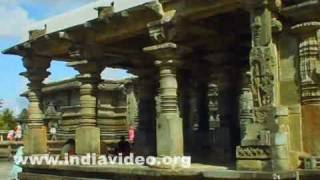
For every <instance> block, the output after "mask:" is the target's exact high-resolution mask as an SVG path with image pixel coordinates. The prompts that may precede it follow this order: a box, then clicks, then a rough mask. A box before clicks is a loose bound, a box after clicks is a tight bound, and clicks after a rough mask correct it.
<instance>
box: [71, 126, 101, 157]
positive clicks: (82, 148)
mask: <svg viewBox="0 0 320 180" xmlns="http://www.w3.org/2000/svg"><path fill="white" fill-rule="evenodd" d="M75 141H76V154H79V155H85V154H87V153H96V154H100V129H99V128H97V127H79V128H77V129H76V136H75Z"/></svg>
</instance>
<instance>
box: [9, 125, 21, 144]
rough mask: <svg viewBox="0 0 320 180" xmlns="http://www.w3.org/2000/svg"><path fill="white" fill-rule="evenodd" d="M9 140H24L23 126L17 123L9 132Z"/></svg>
mask: <svg viewBox="0 0 320 180" xmlns="http://www.w3.org/2000/svg"><path fill="white" fill-rule="evenodd" d="M7 140H8V141H21V140H22V127H21V125H17V127H16V128H15V129H14V130H9V132H8V134H7Z"/></svg>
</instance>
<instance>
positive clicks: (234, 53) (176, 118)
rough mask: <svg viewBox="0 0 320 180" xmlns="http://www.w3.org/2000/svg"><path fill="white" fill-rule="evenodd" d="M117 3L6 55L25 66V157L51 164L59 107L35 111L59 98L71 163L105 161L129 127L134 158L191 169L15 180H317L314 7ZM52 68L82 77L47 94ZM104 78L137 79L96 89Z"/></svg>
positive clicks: (261, 2) (245, 0) (318, 19)
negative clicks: (95, 157) (110, 72)
mask: <svg viewBox="0 0 320 180" xmlns="http://www.w3.org/2000/svg"><path fill="white" fill-rule="evenodd" d="M120 2H122V3H124V0H116V1H115V2H114V3H112V4H111V5H110V4H109V3H107V2H106V1H104V0H103V1H98V2H96V3H92V4H89V5H87V6H85V7H83V8H80V9H79V10H75V11H73V12H72V13H67V14H65V15H61V16H59V17H57V18H53V19H49V20H46V21H44V22H43V23H42V26H37V27H35V28H33V29H29V30H30V31H28V32H29V37H28V38H29V39H26V40H25V41H24V42H22V43H20V44H17V45H15V46H14V47H11V48H9V49H7V50H5V51H3V53H5V54H13V55H19V56H22V57H23V59H22V61H23V64H24V66H25V68H26V72H23V73H21V75H23V76H25V77H26V78H27V79H28V80H29V84H28V87H29V90H28V92H27V93H26V94H25V95H26V97H27V98H28V99H29V102H30V104H29V108H28V119H27V130H26V132H25V135H24V146H25V154H27V155H31V154H45V153H47V152H48V140H47V135H46V133H47V130H46V128H45V124H46V122H47V121H46V119H47V118H45V117H46V116H45V114H46V111H47V110H49V111H50V106H57V105H54V104H51V105H49V106H48V107H45V104H47V103H43V102H44V101H45V100H44V99H47V102H49V101H50V98H51V99H53V100H58V99H59V97H60V98H61V99H62V101H60V103H61V104H60V105H59V108H57V107H54V108H52V107H51V110H52V111H55V110H56V109H58V110H57V111H59V112H53V113H55V114H57V113H58V117H57V118H60V120H59V121H60V124H61V128H60V129H58V138H59V139H68V138H74V139H75V150H76V154H77V155H83V154H86V153H97V154H103V153H105V149H106V146H108V144H111V142H112V141H115V140H117V139H118V138H119V136H121V135H126V134H127V129H128V128H127V127H128V126H134V127H135V129H136V140H135V145H134V146H135V147H134V151H135V152H134V153H135V154H137V155H154V156H157V157H159V158H161V157H164V156H183V155H187V156H191V157H192V163H193V164H192V166H191V167H190V168H181V167H175V168H173V169H172V168H168V167H161V165H160V166H156V167H150V166H120V165H119V166H116V165H115V166H103V167H102V166H94V167H93V166H62V165H60V166H59V165H57V166H47V165H24V166H23V172H22V173H21V174H20V178H21V179H134V180H138V179H303V180H304V179H312V180H315V179H319V177H320V171H319V170H318V169H319V168H320V139H319V137H320V49H319V47H320V42H319V38H320V31H319V30H320V14H319V12H320V1H319V0H158V1H148V0H144V1H142V0H140V2H139V1H137V3H136V5H134V6H130V7H127V8H120V7H118V4H119V3H120ZM127 2H129V1H127ZM53 60H55V61H56V60H59V61H65V62H67V63H68V66H70V67H71V68H74V69H75V70H77V71H78V72H79V75H77V76H76V79H75V80H72V81H65V82H62V83H61V84H60V85H59V83H57V84H53V85H52V84H51V85H47V86H45V85H44V84H43V81H44V80H45V79H46V78H47V77H48V76H49V74H50V72H48V71H47V69H48V68H49V66H50V62H51V61H53ZM106 67H108V68H121V69H125V70H128V72H130V73H131V74H134V75H135V76H136V77H137V78H136V79H131V80H124V81H123V82H103V83H101V78H100V74H101V72H102V71H103V70H104V69H105V68H106ZM50 86H55V87H54V88H51V89H50ZM68 89H69V90H70V91H68ZM73 90H74V91H73ZM62 91H63V92H65V94H63V93H59V92H62ZM112 91H113V93H111V92H112ZM50 92H51V94H54V95H52V96H49V95H48V94H50ZM54 92H57V93H54ZM108 92H109V93H108ZM101 93H102V95H101ZM103 93H105V94H104V95H103ZM115 94H118V95H115ZM106 97H108V98H106ZM57 102H58V101H56V102H51V103H57ZM128 107H130V108H128ZM49 113H50V112H49ZM51 118H53V119H54V118H55V116H53V117H52V116H51Z"/></svg>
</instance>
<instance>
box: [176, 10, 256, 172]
mask: <svg viewBox="0 0 320 180" xmlns="http://www.w3.org/2000/svg"><path fill="white" fill-rule="evenodd" d="M231 19H234V20H235V21H234V22H232V23H225V22H226V21H229V20H231ZM249 19H250V18H249V14H248V13H247V12H244V11H235V12H233V13H228V14H223V15H220V16H217V17H214V18H212V17H211V18H207V19H204V20H202V21H198V22H197V23H196V24H194V26H193V27H194V28H198V31H200V29H201V30H202V31H207V33H206V34H205V35H204V36H203V37H201V36H199V37H198V38H196V39H197V42H195V41H194V38H191V39H189V41H187V40H186V41H185V42H184V43H185V44H186V45H188V46H192V47H193V55H192V57H190V60H188V61H187V62H186V64H184V66H182V69H181V70H179V71H178V74H177V79H178V87H179V88H178V96H179V109H180V113H181V117H182V118H183V120H184V148H185V154H186V155H191V156H192V160H193V162H195V163H205V164H214V165H224V166H228V167H234V166H235V160H236V158H235V154H236V153H235V151H236V146H238V145H239V144H240V139H241V138H240V127H239V124H240V123H239V113H238V111H239V95H240V92H241V88H242V87H243V84H244V83H245V82H244V81H245V79H244V78H245V72H246V71H248V70H249V52H250V47H251V34H250V23H249ZM208 39H211V40H209V41H208Z"/></svg>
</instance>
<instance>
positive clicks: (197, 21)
mask: <svg viewBox="0 0 320 180" xmlns="http://www.w3.org/2000/svg"><path fill="white" fill-rule="evenodd" d="M125 1H128V2H129V0H117V1H116V3H115V4H114V5H112V4H111V5H110V4H109V1H108V0H101V1H98V2H96V3H93V4H89V5H87V6H85V7H83V8H80V9H78V10H76V11H74V12H71V13H67V14H65V15H61V16H58V17H56V18H51V19H49V20H45V21H44V22H42V23H40V25H38V26H36V27H35V28H36V29H33V30H31V31H29V36H30V37H29V39H28V40H26V41H24V42H22V43H19V44H17V45H15V46H13V47H11V48H9V49H6V50H4V51H3V53H4V54H14V55H20V56H27V55H28V54H30V53H31V54H33V55H36V56H43V57H48V58H50V59H54V60H61V61H74V60H75V59H73V58H72V56H71V55H70V51H72V50H74V49H77V48H82V49H85V51H86V53H85V55H86V56H84V57H83V59H89V60H98V61H99V62H100V63H101V65H103V66H109V67H115V68H127V69H130V68H132V67H137V66H138V67H140V68H144V67H149V66H153V61H152V60H150V57H149V55H147V54H145V53H143V48H145V47H147V46H150V45H153V42H151V38H150V36H149V30H150V29H148V24H150V22H154V21H160V20H164V21H169V22H170V23H172V24H174V25H175V26H176V28H175V31H176V32H174V33H175V35H174V36H175V39H174V40H173V42H175V43H179V44H183V45H185V46H188V47H190V48H192V49H195V48H198V49H200V50H199V52H201V53H202V54H206V53H203V52H204V51H206V52H209V51H210V52H213V53H216V52H218V53H221V52H223V53H225V54H228V53H229V52H230V49H231V52H232V51H233V50H232V49H238V50H239V51H242V52H248V48H249V47H248V45H249V46H250V42H248V40H249V41H250V34H249V33H250V24H249V12H248V11H247V10H248V9H247V7H248V4H250V3H256V1H254V0H205V1H199V0H159V1H156V0H138V1H135V2H137V3H136V4H133V6H125V7H122V8H120V7H119V6H117V3H119V2H123V3H124V2H125ZM270 1H271V0H270ZM130 2H132V1H130ZM274 2H279V1H274ZM282 2H286V1H282ZM290 2H291V1H290ZM319 4H320V3H319V0H308V1H303V2H301V1H299V0H296V1H295V2H294V3H289V4H287V5H286V6H283V7H282V6H281V8H279V7H278V10H276V11H277V13H279V16H282V17H285V18H289V19H293V20H292V22H295V21H297V22H298V21H299V20H300V19H303V17H304V18H305V17H308V16H307V15H306V13H307V14H308V13H313V14H317V12H319V7H320V6H319ZM243 12H245V13H243ZM221 16H223V17H222V18H221ZM318 16H319V15H314V16H312V17H315V18H317V17H318ZM74 17H76V18H75V19H74V21H73V18H74ZM234 19H237V21H234ZM226 20H227V21H230V22H227V23H226ZM64 21H65V23H64ZM231 21H232V22H231ZM58 24H60V25H59V26H58ZM44 25H47V26H46V27H44ZM41 27H42V29H41ZM39 28H40V29H39ZM241 38H242V39H245V40H246V41H245V42H243V43H242V42H241ZM208 39H211V40H210V41H208ZM217 40H218V41H219V43H216V42H217ZM239 42H241V43H240V44H239ZM234 44H238V47H236V48H235V47H233V46H234ZM241 46H243V47H244V48H245V50H243V49H241V48H242V47H241ZM199 47H200V48H199ZM239 47H240V48H239ZM223 48H224V49H223ZM226 49H227V50H228V51H229V52H228V51H227V50H226ZM195 54H196V53H195ZM198 54H199V53H198ZM245 58H246V57H245ZM137 64H138V65H137Z"/></svg>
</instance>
